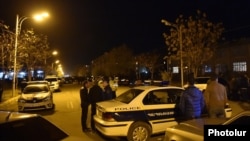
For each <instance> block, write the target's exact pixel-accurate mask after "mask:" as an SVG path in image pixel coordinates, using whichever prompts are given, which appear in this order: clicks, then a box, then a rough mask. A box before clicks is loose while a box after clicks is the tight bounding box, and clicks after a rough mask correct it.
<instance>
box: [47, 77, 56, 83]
mask: <svg viewBox="0 0 250 141" xmlns="http://www.w3.org/2000/svg"><path fill="white" fill-rule="evenodd" d="M45 80H46V81H49V82H51V81H57V78H46V79H45Z"/></svg>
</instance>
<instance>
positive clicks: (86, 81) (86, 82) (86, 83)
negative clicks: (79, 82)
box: [83, 80, 91, 88]
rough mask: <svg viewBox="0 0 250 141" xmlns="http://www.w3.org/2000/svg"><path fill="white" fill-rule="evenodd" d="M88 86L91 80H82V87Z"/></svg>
mask: <svg viewBox="0 0 250 141" xmlns="http://www.w3.org/2000/svg"><path fill="white" fill-rule="evenodd" d="M90 86H91V82H90V81H88V80H85V81H84V82H83V87H84V88H89V87H90Z"/></svg>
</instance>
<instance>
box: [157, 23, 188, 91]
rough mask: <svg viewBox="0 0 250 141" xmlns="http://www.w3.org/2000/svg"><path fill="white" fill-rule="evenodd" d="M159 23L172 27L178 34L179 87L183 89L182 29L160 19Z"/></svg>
mask: <svg viewBox="0 0 250 141" xmlns="http://www.w3.org/2000/svg"><path fill="white" fill-rule="evenodd" d="M161 22H162V23H163V24H164V25H166V26H172V27H174V28H175V29H176V30H177V32H178V38H179V44H180V64H181V67H180V70H181V87H183V60H182V28H181V26H178V25H176V24H172V23H170V22H168V21H167V20H164V19H162V20H161Z"/></svg>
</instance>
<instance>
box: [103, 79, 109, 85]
mask: <svg viewBox="0 0 250 141" xmlns="http://www.w3.org/2000/svg"><path fill="white" fill-rule="evenodd" d="M102 81H103V84H102V85H103V87H107V86H108V85H109V78H106V77H104V78H103V80H102Z"/></svg>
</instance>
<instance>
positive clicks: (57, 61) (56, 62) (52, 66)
mask: <svg viewBox="0 0 250 141" xmlns="http://www.w3.org/2000/svg"><path fill="white" fill-rule="evenodd" d="M59 62H60V61H59V60H56V61H55V62H52V65H51V68H52V73H54V72H55V69H54V64H58V63H59Z"/></svg>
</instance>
